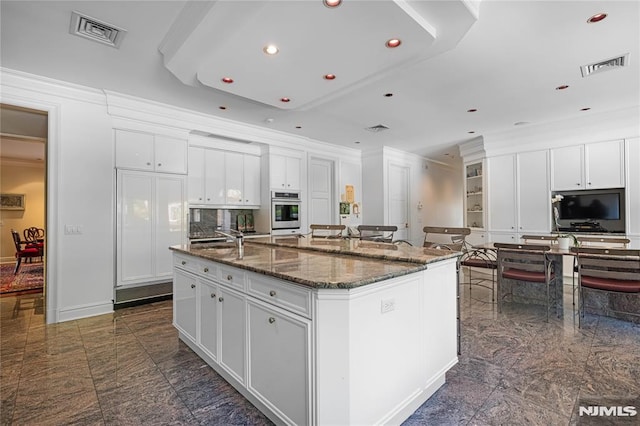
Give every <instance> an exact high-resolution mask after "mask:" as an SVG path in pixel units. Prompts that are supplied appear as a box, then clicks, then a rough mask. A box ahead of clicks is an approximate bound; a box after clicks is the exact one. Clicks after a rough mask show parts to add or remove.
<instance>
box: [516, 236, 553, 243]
mask: <svg viewBox="0 0 640 426" xmlns="http://www.w3.org/2000/svg"><path fill="white" fill-rule="evenodd" d="M520 239H522V240H524V243H525V244H527V243H529V242H534V243H538V242H545V243H551V244H553V243H557V242H558V236H557V235H523V236H521V237H520Z"/></svg>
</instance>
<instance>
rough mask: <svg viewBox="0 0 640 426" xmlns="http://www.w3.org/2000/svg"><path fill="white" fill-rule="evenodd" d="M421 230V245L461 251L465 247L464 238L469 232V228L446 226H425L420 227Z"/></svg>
mask: <svg viewBox="0 0 640 426" xmlns="http://www.w3.org/2000/svg"><path fill="white" fill-rule="evenodd" d="M422 231H423V232H424V242H423V243H422V246H423V247H428V248H438V249H444V250H452V251H463V250H464V249H465V238H466V237H467V235H469V234H470V233H471V230H470V229H469V228H448V227H438V226H425V227H424V228H422ZM434 237H435V238H434ZM435 240H438V241H435ZM447 240H450V241H447Z"/></svg>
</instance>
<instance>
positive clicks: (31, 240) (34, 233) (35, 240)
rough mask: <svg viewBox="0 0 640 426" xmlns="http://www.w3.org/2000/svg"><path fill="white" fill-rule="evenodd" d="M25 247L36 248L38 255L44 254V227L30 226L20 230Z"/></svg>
mask: <svg viewBox="0 0 640 426" xmlns="http://www.w3.org/2000/svg"><path fill="white" fill-rule="evenodd" d="M22 234H23V235H24V242H25V244H26V248H33V247H35V248H37V249H38V250H39V251H40V257H42V256H44V229H42V228H36V227H35V226H32V227H30V228H26V229H25V230H23V231H22Z"/></svg>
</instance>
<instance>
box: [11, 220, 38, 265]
mask: <svg viewBox="0 0 640 426" xmlns="http://www.w3.org/2000/svg"><path fill="white" fill-rule="evenodd" d="M11 236H12V237H13V243H14V244H15V246H16V269H15V270H14V271H13V274H14V275H15V274H17V273H18V271H19V270H20V264H21V263H22V259H28V260H29V261H31V260H32V259H33V258H34V257H42V253H41V251H40V250H39V249H38V248H37V247H33V246H32V247H28V246H25V247H23V245H25V243H24V242H23V241H20V234H19V233H18V231H15V230H13V229H12V230H11Z"/></svg>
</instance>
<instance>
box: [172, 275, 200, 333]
mask: <svg viewBox="0 0 640 426" xmlns="http://www.w3.org/2000/svg"><path fill="white" fill-rule="evenodd" d="M196 293H197V292H196V277H195V276H194V275H191V274H189V273H187V272H184V271H182V270H180V269H176V270H174V273H173V324H174V325H175V327H176V328H177V329H178V330H180V331H181V332H182V333H183V334H185V335H186V336H187V337H188V338H189V339H190V340H192V341H193V342H195V341H196V338H195V336H196Z"/></svg>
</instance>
